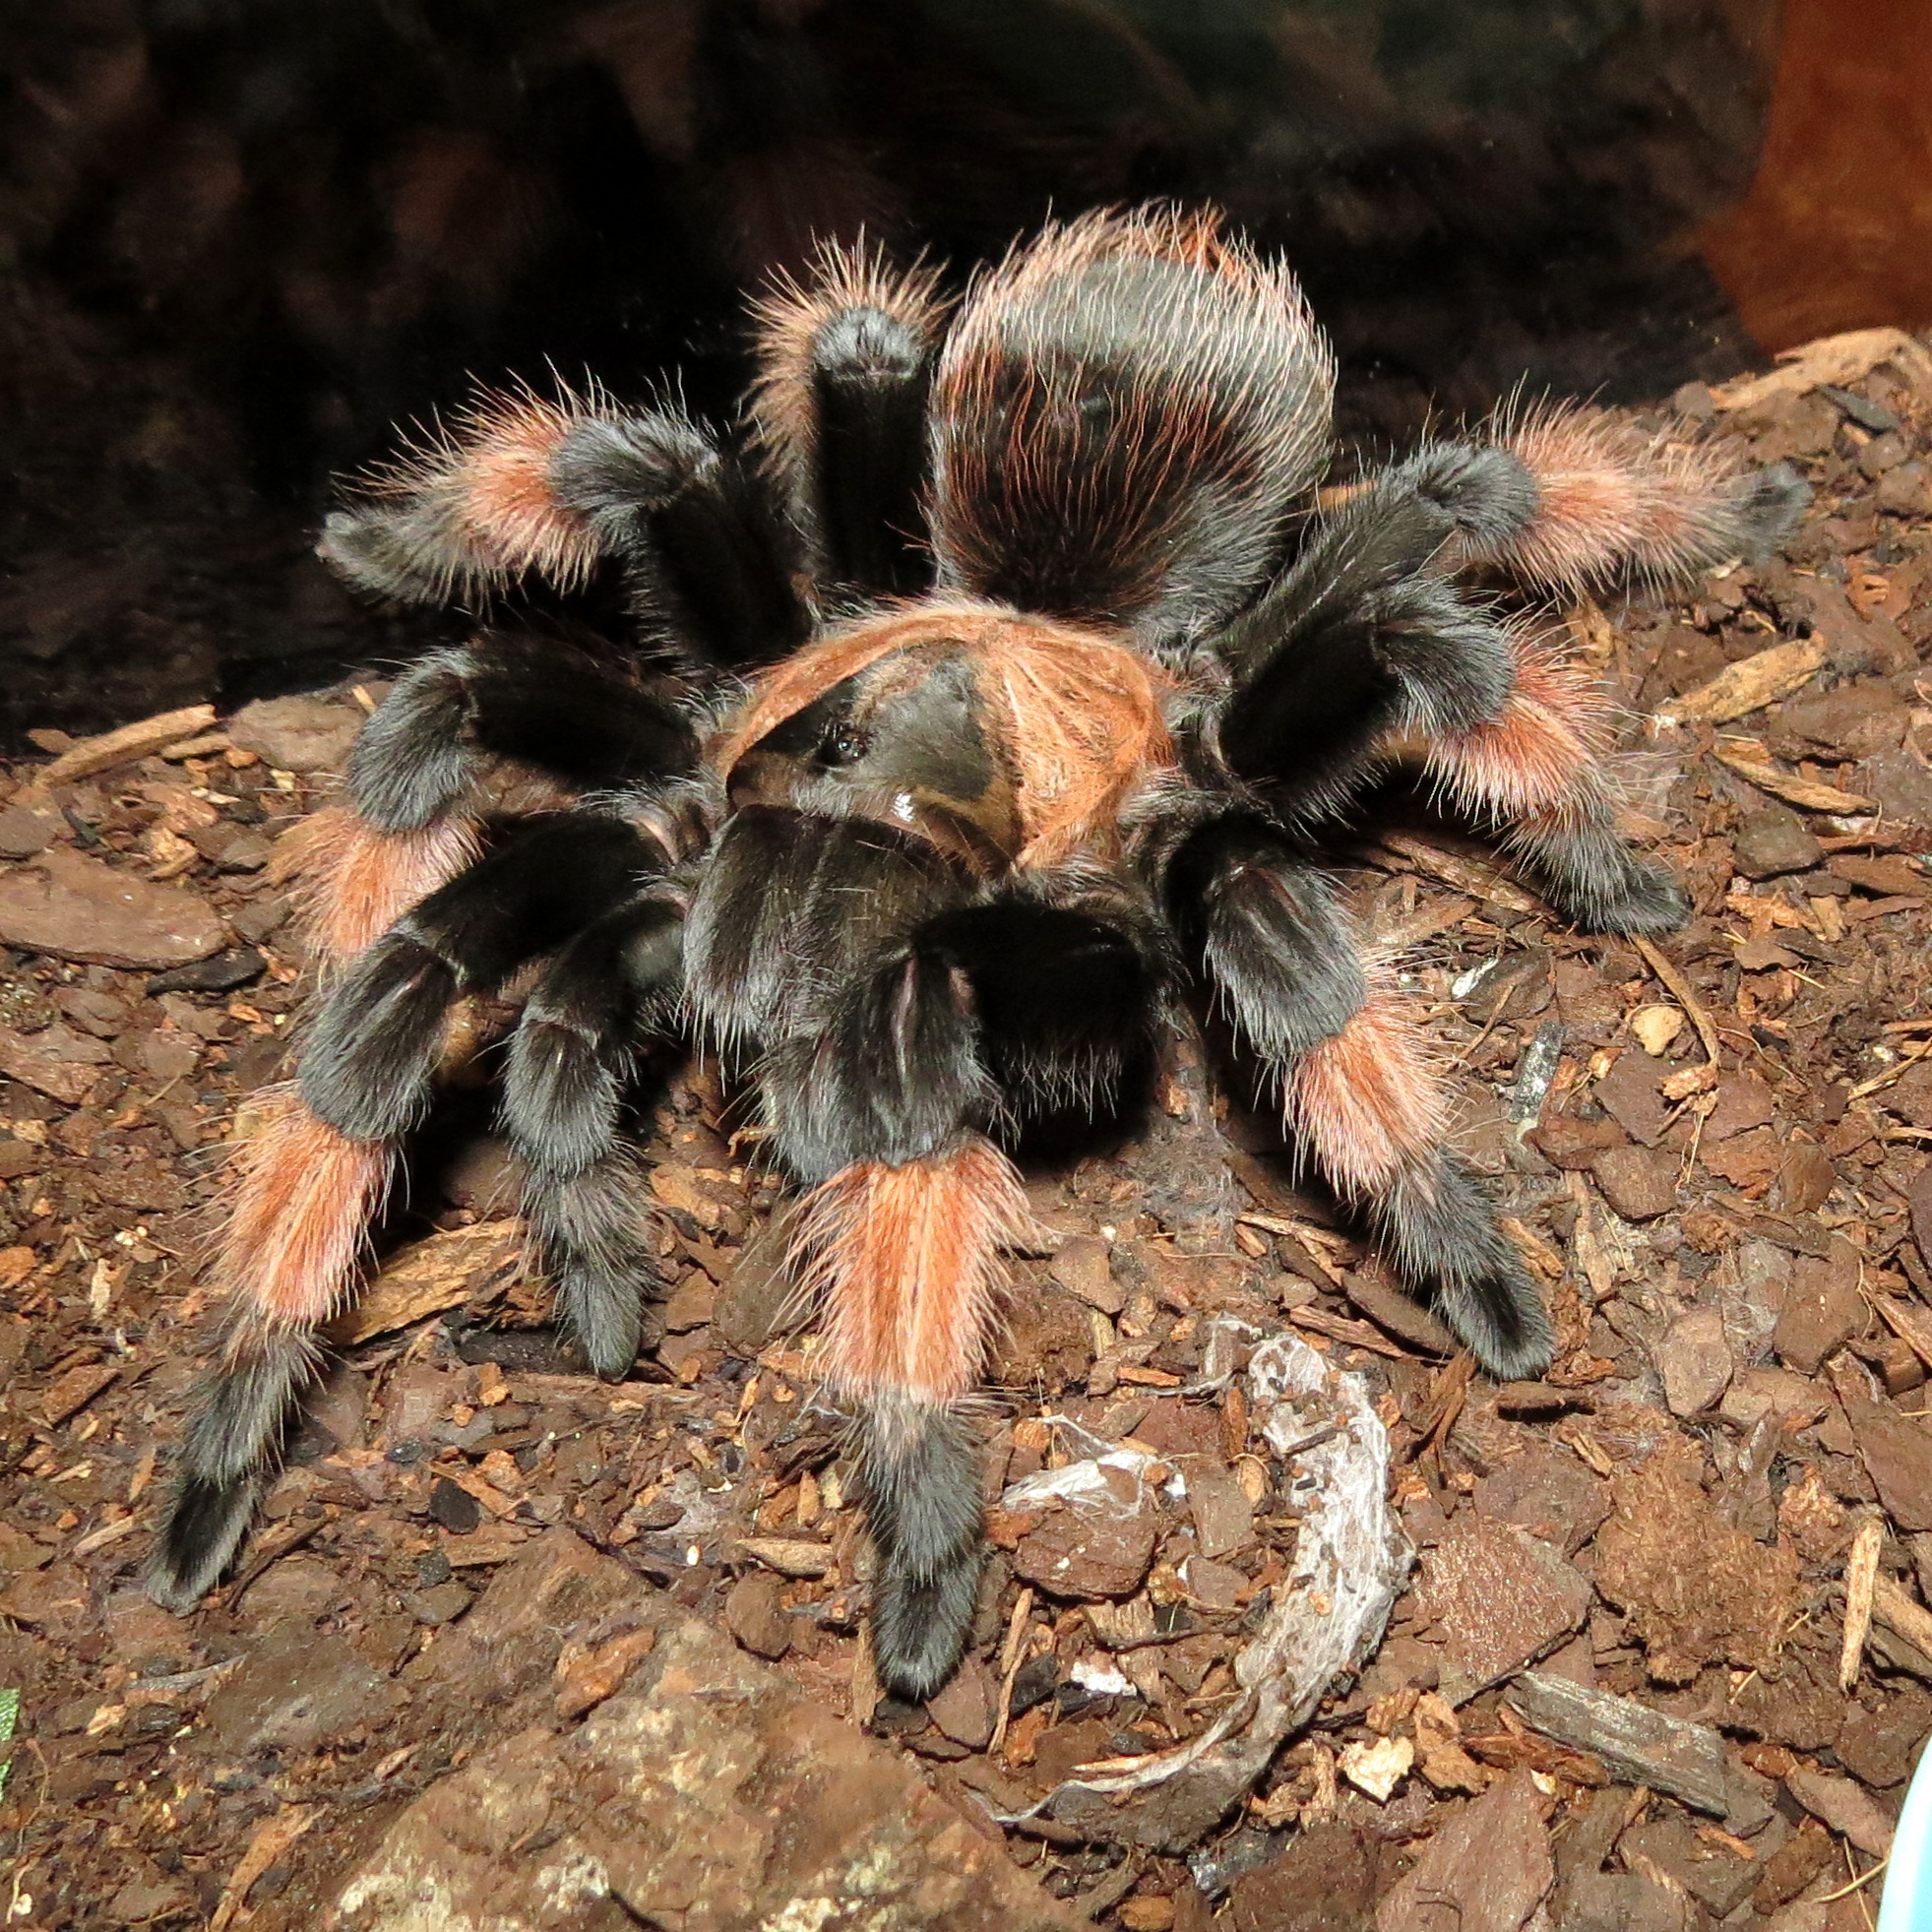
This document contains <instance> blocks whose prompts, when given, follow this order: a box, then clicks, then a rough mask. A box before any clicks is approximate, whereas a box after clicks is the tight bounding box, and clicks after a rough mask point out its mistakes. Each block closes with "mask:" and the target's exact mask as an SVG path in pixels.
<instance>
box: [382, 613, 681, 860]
mask: <svg viewBox="0 0 1932 1932" xmlns="http://www.w3.org/2000/svg"><path fill="white" fill-rule="evenodd" d="M484 755H489V756H494V757H498V758H509V759H515V760H516V761H517V762H518V763H520V764H523V765H527V766H529V767H530V768H531V769H532V770H534V771H538V772H543V773H546V774H548V775H549V776H550V777H552V778H557V779H563V780H564V781H565V782H566V783H569V784H573V785H576V786H578V787H579V788H581V789H584V790H593V789H594V790H604V789H610V788H614V787H617V786H620V785H629V784H639V783H643V782H645V781H647V780H650V779H667V778H679V777H682V776H684V775H685V774H687V773H689V772H692V771H694V770H695V769H696V767H697V762H698V734H697V732H696V730H695V729H694V728H693V726H692V723H691V720H690V719H689V717H686V716H685V714H684V713H683V712H682V711H681V710H680V709H679V707H678V706H677V704H676V703H675V701H674V699H673V697H672V696H671V692H670V689H669V688H668V686H667V685H665V684H664V683H663V681H661V680H658V681H654V682H651V683H642V682H638V681H634V680H633V679H630V678H626V677H621V676H619V675H618V674H617V673H616V672H614V671H611V670H607V669H605V668H604V667H603V666H602V665H600V664H598V663H595V662H594V661H592V659H591V658H590V657H588V656H586V655H585V654H584V653H582V652H581V651H576V650H573V649H572V648H571V647H569V646H568V645H564V644H560V643H557V642H555V641H553V640H550V639H546V638H531V637H515V636H503V635H496V636H491V637H486V638H480V639H478V640H477V641H476V642H475V643H474V644H467V645H462V646H459V647H457V648H456V649H454V650H449V651H433V652H431V653H430V654H429V655H428V656H426V657H423V658H421V659H419V660H418V661H417V662H416V663H414V664H412V665H410V667H409V668H408V669H407V670H406V671H405V672H404V673H403V675H402V676H401V677H400V678H398V679H397V680H396V684H395V686H394V688H393V689H392V690H391V691H390V693H389V696H388V697H387V698H385V699H384V700H383V702H382V703H381V704H380V705H379V706H378V707H377V708H376V710H375V712H374V713H373V714H372V715H371V717H369V719H368V721H367V722H366V723H365V724H364V725H363V726H362V729H361V730H360V732H358V733H357V734H356V739H355V744H354V746H353V748H352V749H351V750H350V752H349V758H348V793H349V798H350V800H351V802H352V803H353V804H354V806H355V809H356V810H357V811H358V812H359V813H360V814H361V815H362V817H363V818H365V819H366V820H368V822H369V823H370V824H371V825H374V826H378V827H380V828H381V829H382V830H383V831H385V832H408V831H414V830H416V829H417V828H419V827H422V826H425V825H428V824H429V823H430V822H431V821H432V820H433V819H437V818H440V817H442V816H443V815H444V814H445V813H446V812H449V811H451V810H453V809H454V808H455V806H456V805H457V804H458V803H460V802H461V800H462V799H463V797H464V795H465V794H466V793H467V791H468V789H469V787H470V785H471V784H472V783H473V782H474V780H475V778H476V774H477V768H478V766H479V764H480V763H481V759H482V757H483V756H484Z"/></svg>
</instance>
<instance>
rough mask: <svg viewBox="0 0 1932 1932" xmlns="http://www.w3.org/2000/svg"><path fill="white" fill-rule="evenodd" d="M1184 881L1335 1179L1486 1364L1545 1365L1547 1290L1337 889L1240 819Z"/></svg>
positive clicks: (1296, 1122)
mask: <svg viewBox="0 0 1932 1932" xmlns="http://www.w3.org/2000/svg"><path fill="white" fill-rule="evenodd" d="M1173 888H1174V891H1175V894H1176V897H1177V900H1178V901H1179V904H1178V906H1177V911H1178V912H1179V914H1180V916H1181V918H1182V921H1183V923H1184V925H1186V926H1187V927H1190V928H1192V929H1193V931H1194V932H1195V934H1196V936H1197V937H1198V938H1199V940H1200V942H1201V946H1202V951H1203V956H1204V960H1205V963H1206V966H1207V969H1208V973H1209V976H1210V978H1211V980H1212V982H1213V984H1214V986H1215V991H1216V992H1217V994H1218V995H1219V997H1220V999H1221V1000H1222V1001H1223V1002H1224V1004H1225V1006H1226V1008H1227V1011H1228V1013H1229V1015H1230V1017H1231V1019H1232V1020H1233V1022H1234V1025H1235V1027H1236V1028H1237V1030H1238V1031H1239V1033H1240V1034H1241V1035H1242V1036H1243V1037H1244V1038H1245V1039H1246V1040H1247V1042H1248V1043H1249V1044H1250V1045H1251V1046H1252V1047H1253V1048H1254V1050H1255V1052H1256V1053H1257V1055H1258V1056H1259V1058H1260V1059H1261V1060H1262V1062H1263V1063H1264V1065H1265V1066H1266V1067H1267V1068H1268V1069H1269V1071H1270V1073H1271V1074H1272V1075H1273V1077H1274V1079H1275V1080H1276V1081H1277V1082H1278V1086H1279V1091H1280V1095H1281V1100H1282V1104H1283V1108H1284V1111H1285V1113H1286V1116H1287V1122H1288V1125H1289V1127H1290V1129H1291V1130H1292V1131H1293V1132H1294V1134H1295V1135H1296V1137H1297V1138H1298V1140H1299V1141H1300V1142H1301V1144H1302V1145H1303V1146H1304V1147H1305V1148H1306V1150H1307V1152H1308V1153H1309V1154H1310V1155H1311V1156H1312V1157H1313V1159H1314V1160H1315V1162H1316V1164H1317V1166H1318V1167H1319V1168H1320V1169H1321V1171H1322V1173H1323V1174H1324V1176H1325V1177H1326V1178H1327V1179H1328V1180H1329V1182H1330V1183H1331V1184H1332V1185H1333V1186H1334V1187H1335V1188H1336V1189H1337V1191H1338V1192H1339V1193H1340V1194H1341V1195H1342V1196H1343V1197H1344V1198H1345V1199H1347V1200H1349V1201H1352V1202H1353V1203H1355V1204H1356V1205H1358V1206H1359V1207H1360V1208H1361V1210H1362V1212H1363V1213H1364V1214H1365V1215H1366V1216H1367V1217H1368V1220H1369V1224H1370V1226H1371V1227H1372V1228H1373V1230H1374V1232H1375V1233H1376V1235H1377V1237H1378V1238H1379V1240H1380V1241H1381V1242H1382V1243H1383V1245H1384V1247H1385V1249H1386V1251H1387V1252H1388V1255H1389V1258H1390V1260H1391V1262H1392V1263H1393V1264H1394V1266H1395V1267H1396V1269H1397V1271H1398V1273H1399V1274H1400V1275H1401V1276H1402V1278H1403V1279H1404V1280H1406V1281H1407V1282H1408V1283H1409V1284H1410V1285H1411V1287H1412V1288H1414V1289H1415V1290H1416V1291H1417V1292H1418V1293H1419V1294H1421V1295H1422V1296H1423V1297H1424V1298H1426V1299H1427V1300H1429V1301H1430V1302H1432V1303H1433V1304H1434V1305H1435V1306H1436V1307H1437V1308H1438V1309H1439V1310H1440V1311H1441V1313H1442V1315H1443V1317H1444V1319H1445V1320H1446V1321H1447V1322H1448V1323H1449V1325H1450V1327H1451V1328H1452V1329H1453V1330H1454V1331H1455V1333H1456V1334H1457V1336H1458V1337H1459V1338H1460V1339H1461V1340H1463V1341H1465V1342H1466V1343H1467V1344H1468V1346H1469V1348H1470V1349H1471V1350H1472V1352H1473V1353H1474V1354H1475V1357H1476V1359H1477V1360H1478V1361H1479V1362H1480V1363H1481V1364H1482V1365H1483V1367H1484V1368H1486V1369H1487V1370H1489V1372H1490V1373H1491V1374H1493V1375H1496V1376H1499V1377H1502V1378H1505V1379H1514V1378H1517V1377H1520V1376H1525V1375H1533V1374H1535V1373H1537V1372H1538V1371H1539V1370H1540V1369H1541V1368H1543V1367H1544V1366H1545V1365H1546V1364H1547V1363H1548V1361H1549V1352H1550V1340H1551V1331H1550V1323H1549V1317H1548V1315H1547V1314H1546V1313H1545V1311H1544V1309H1543V1305H1542V1301H1541V1298H1540V1297H1539V1296H1538V1294H1537V1292H1536V1288H1535V1285H1534V1283H1533V1282H1532V1281H1531V1280H1530V1278H1529V1276H1528V1273H1527V1270H1526V1269H1525V1267H1524V1265H1523V1262H1522V1259H1521V1257H1520V1256H1519V1255H1518V1254H1517V1253H1516V1251H1515V1249H1514V1248H1513V1247H1512V1246H1511V1245H1510V1243H1509V1242H1508V1240H1507V1239H1506V1238H1505V1237H1504V1236H1503V1234H1502V1232H1501V1230H1500V1229H1499V1228H1498V1227H1497V1225H1496V1221H1495V1216H1494V1215H1493V1213H1492V1212H1491V1210H1490V1208H1489V1205H1488V1203H1487V1201H1486V1200H1485V1199H1484V1197H1483V1194H1482V1191H1481V1189H1480V1187H1479V1186H1478V1185H1477V1184H1476V1183H1475V1181H1474V1180H1473V1179H1472V1178H1471V1177H1470V1175H1469V1174H1468V1173H1467V1171H1466V1170H1465V1168H1464V1167H1463V1166H1462V1165H1461V1164H1460V1163H1459V1162H1457V1161H1456V1160H1454V1159H1453V1158H1452V1157H1451V1156H1450V1155H1449V1154H1447V1153H1444V1152H1443V1150H1442V1148H1441V1145H1440V1144H1441V1140H1442V1137H1443V1134H1444V1132H1445V1130H1446V1127H1447V1112H1446V1108H1445V1106H1444V1103H1443V1095H1442V1091H1441V1086H1440V1083H1439V1082H1438V1080H1437V1078H1436V1076H1435V1074H1434V1073H1433V1071H1432V1070H1431V1068H1430V1067H1429V1065H1428V1060H1427V1055H1426V1053H1425V1051H1424V1045H1423V1040H1422V1036H1421V1034H1420V1032H1419V1030H1418V1029H1417V1028H1416V1027H1415V1026H1414V1024H1413V1023H1412V1022H1411V1021H1410V1020H1409V1019H1408V1018H1407V1016H1406V1014H1405V1013H1404V1011H1403V1010H1402V1006H1401V1005H1400V1003H1399V1002H1397V1001H1395V1000H1393V999H1391V998H1389V997H1388V996H1387V995H1385V994H1383V993H1381V992H1379V991H1377V990H1376V989H1375V987H1374V986H1373V984H1372V983H1371V981H1370V979H1369V976H1368V974H1367V973H1366V971H1365V970H1364V968H1363V966H1362V964H1361V961H1360V959H1359V957H1358V955H1357V952H1356V949H1355V943H1354V939H1353V936H1352V934H1351V933H1350V932H1349V931H1348V928H1347V926H1346V924H1345V922H1344V921H1343V920H1342V918H1341V916H1340V912H1339V911H1338V909H1337V907H1336V905H1335V904H1334V901H1333V900H1332V899H1331V897H1330V896H1329V893H1328V890H1327V888H1326V886H1325V885H1324V884H1323V883H1322V882H1321V880H1320V879H1319V877H1318V876H1317V875H1316V874H1315V873H1314V872H1313V871H1311V870H1309V869H1308V868H1306V867H1305V866H1303V865H1302V864H1300V863H1299V862H1298V861H1297V860H1296V859H1295V858H1294V857H1293V855H1292V853H1291V852H1290V851H1289V849H1288V848H1287V847H1286V845H1285V844H1283V843H1282V842H1281V841H1280V840H1279V839H1278V837H1274V836H1272V835H1270V834H1269V832H1268V831H1267V830H1266V828H1264V827H1262V826H1259V825H1257V824H1254V823H1243V822H1242V821H1240V820H1236V819H1229V820H1223V821H1220V822H1219V823H1217V824H1215V825H1212V826H1209V827H1207V828H1204V830H1203V831H1202V832H1200V833H1198V834H1197V835H1196V836H1195V839H1194V840H1193V841H1191V843H1190V845H1189V846H1188V847H1187V848H1185V849H1184V850H1183V852H1182V853H1181V855H1180V856H1179V858H1178V859H1177V861H1176V868H1175V872H1174V874H1173Z"/></svg>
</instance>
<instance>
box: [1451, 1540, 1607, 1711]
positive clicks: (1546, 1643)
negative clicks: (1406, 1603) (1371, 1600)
mask: <svg viewBox="0 0 1932 1932" xmlns="http://www.w3.org/2000/svg"><path fill="white" fill-rule="evenodd" d="M1589 1603H1590V1589H1589V1583H1588V1582H1587V1581H1586V1580H1585V1579H1584V1578H1583V1577H1582V1576H1581V1575H1579V1574H1578V1572H1577V1571H1576V1570H1574V1569H1573V1568H1572V1567H1571V1566H1570V1565H1569V1564H1568V1563H1567V1562H1566V1561H1565V1560H1564V1559H1563V1558H1562V1556H1560V1555H1559V1554H1558V1553H1557V1552H1556V1551H1555V1550H1553V1549H1552V1548H1551V1547H1550V1546H1549V1545H1548V1544H1547V1543H1545V1542H1543V1541H1542V1540H1540V1539H1539V1538H1537V1537H1534V1536H1530V1535H1527V1534H1525V1533H1524V1532H1523V1531H1522V1530H1520V1529H1517V1528H1515V1527H1511V1526H1509V1525H1505V1524H1499V1523H1484V1522H1477V1523H1476V1524H1475V1525H1474V1526H1472V1527H1467V1528H1465V1527H1464V1526H1463V1524H1462V1522H1461V1521H1460V1520H1459V1521H1458V1522H1457V1523H1456V1524H1455V1525H1453V1526H1452V1527H1451V1529H1450V1531H1449V1533H1448V1534H1447V1535H1446V1536H1444V1537H1443V1538H1442V1540H1441V1541H1440V1542H1438V1543H1437V1544H1436V1546H1435V1548H1433V1549H1431V1550H1427V1551H1425V1552H1424V1553H1423V1557H1422V1573H1421V1579H1420V1581H1419V1583H1418V1585H1417V1587H1416V1612H1417V1616H1418V1617H1419V1619H1420V1620H1421V1621H1422V1623H1423V1624H1424V1625H1425V1626H1427V1625H1433V1626H1435V1634H1436V1635H1437V1636H1438V1637H1439V1638H1440V1640H1441V1642H1442V1645H1443V1658H1442V1665H1441V1669H1442V1684H1441V1690H1442V1695H1443V1696H1444V1697H1445V1698H1447V1699H1448V1700H1449V1702H1450V1703H1451V1704H1462V1703H1464V1702H1465V1701H1466V1700H1467V1699H1469V1698H1471V1697H1473V1696H1474V1695H1475V1694H1476V1692H1478V1691H1479V1690H1482V1689H1483V1688H1484V1687H1485V1686H1487V1685H1489V1684H1493V1683H1495V1682H1496V1681H1497V1680H1498V1679H1499V1678H1502V1677H1506V1676H1508V1675H1509V1674H1510V1672H1512V1671H1514V1670H1519V1669H1521V1668H1522V1667H1523V1665H1524V1664H1526V1663H1528V1662H1531V1661H1533V1660H1534V1659H1535V1658H1537V1657H1539V1656H1541V1655H1542V1654H1543V1653H1544V1652H1546V1651H1548V1650H1549V1649H1550V1648H1551V1647H1552V1646H1553V1645H1554V1644H1555V1643H1556V1641H1557V1639H1558V1638H1560V1637H1562V1636H1564V1635H1566V1634H1567V1633H1568V1632H1570V1631H1572V1630H1575V1629H1576V1628H1577V1626H1578V1625H1579V1624H1581V1623H1582V1622H1583V1620H1584V1618H1585V1616H1586V1615H1587V1614H1588V1613H1589Z"/></svg>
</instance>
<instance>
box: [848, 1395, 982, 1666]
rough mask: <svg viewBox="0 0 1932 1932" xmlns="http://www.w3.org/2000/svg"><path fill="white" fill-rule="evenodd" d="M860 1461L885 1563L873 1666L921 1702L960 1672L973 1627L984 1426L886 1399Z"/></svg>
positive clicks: (862, 1420) (868, 1513)
mask: <svg viewBox="0 0 1932 1932" xmlns="http://www.w3.org/2000/svg"><path fill="white" fill-rule="evenodd" d="M856 1433H857V1439H858V1440H857V1459H856V1460H857V1464H858V1469H859V1474H860V1479H861V1481H862V1483H863V1488H864V1502H865V1520H866V1526H867V1527H868V1528H869V1529H870V1530H871V1532H872V1545H873V1550H874V1554H875V1557H876V1565H877V1567H876V1569H875V1571H874V1575H873V1581H872V1667H873V1670H874V1672H875V1673H876V1674H877V1676H878V1679H879V1683H880V1685H881V1687H882V1688H883V1689H884V1690H885V1691H887V1692H888V1693H889V1694H890V1695H891V1696H893V1697H898V1698H903V1699H904V1700H905V1701H906V1702H908V1703H913V1704H916V1703H920V1702H922V1701H923V1700H924V1699H926V1698H929V1697H931V1696H932V1695H933V1693H934V1692H935V1691H937V1690H938V1689H939V1688H940V1687H941V1686H942V1685H943V1684H944V1683H945V1682H946V1680H947V1679H948V1678H949V1677H950V1676H952V1674H953V1672H954V1670H955V1669H956V1668H957V1667H958V1665H959V1661H960V1658H961V1656H962V1654H963V1653H964V1652H965V1650H966V1638H967V1636H968V1635H969V1633H970V1632H971V1629H972V1617H973V1611H974V1608H975V1606H976V1602H977V1597H978V1590H979V1571H980V1566H981V1562H982V1560H983V1554H984V1552H983V1550H982V1547H981V1541H980V1524H981V1505H980V1482H981V1467H982V1465H983V1463H984V1460H985V1459H984V1452H983V1448H982V1445H981V1443H980V1440H979V1436H978V1432H977V1431H976V1430H975V1429H974V1428H973V1427H972V1424H971V1422H970V1420H969V1419H968V1417H967V1416H966V1414H965V1413H963V1412H962V1411H961V1410H960V1409H959V1408H958V1407H957V1406H951V1405H947V1404H943V1403H937V1402H917V1401H912V1400H909V1399H899V1400H895V1399H891V1398H878V1399H875V1400H874V1401H873V1402H870V1403H869V1404H868V1405H867V1406H866V1408H865V1409H864V1410H863V1411H862V1412H861V1414H860V1416H859V1419H858V1425H857V1431H856Z"/></svg>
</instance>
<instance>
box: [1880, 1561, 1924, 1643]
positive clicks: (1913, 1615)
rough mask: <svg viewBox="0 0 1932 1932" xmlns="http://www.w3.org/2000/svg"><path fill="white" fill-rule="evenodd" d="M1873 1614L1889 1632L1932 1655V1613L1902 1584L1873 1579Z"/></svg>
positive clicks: (1885, 1579)
mask: <svg viewBox="0 0 1932 1932" xmlns="http://www.w3.org/2000/svg"><path fill="white" fill-rule="evenodd" d="M1872 1614H1873V1615H1874V1616H1875V1617H1877V1619H1878V1620H1879V1622H1880V1623H1882V1624H1884V1625H1885V1627H1886V1628H1887V1629H1888V1630H1896V1631H1897V1632H1898V1633H1899V1635H1900V1636H1901V1637H1902V1638H1903V1639H1904V1640H1905V1642H1906V1643H1908V1644H1913V1645H1916V1646H1917V1647H1918V1649H1919V1650H1921V1651H1923V1652H1925V1654H1926V1655H1927V1656H1932V1610H1928V1609H1926V1608H1924V1606H1923V1605H1921V1604H1918V1603H1914V1602H1913V1601H1912V1599H1911V1597H1910V1596H1909V1595H1908V1594H1907V1593H1906V1590H1905V1588H1904V1586H1903V1585H1902V1584H1898V1583H1894V1582H1893V1580H1892V1579H1891V1578H1890V1577H1886V1576H1879V1577H1875V1578H1873V1580H1872Z"/></svg>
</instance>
